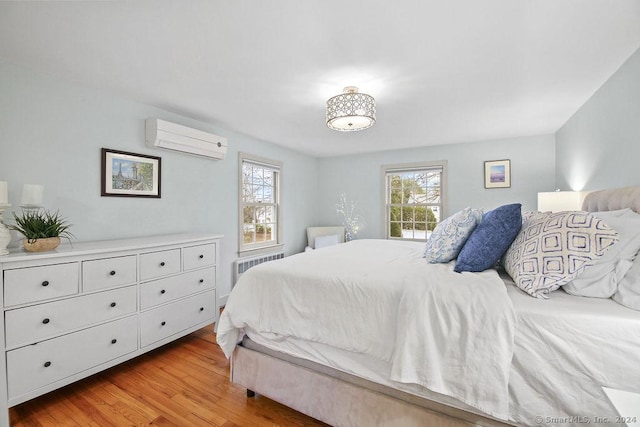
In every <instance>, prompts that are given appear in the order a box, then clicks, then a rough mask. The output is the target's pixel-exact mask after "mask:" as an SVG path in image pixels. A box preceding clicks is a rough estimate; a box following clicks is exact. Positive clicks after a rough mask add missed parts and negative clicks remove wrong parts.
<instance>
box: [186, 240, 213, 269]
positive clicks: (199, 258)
mask: <svg viewBox="0 0 640 427" xmlns="http://www.w3.org/2000/svg"><path fill="white" fill-rule="evenodd" d="M182 257H183V261H182V262H183V266H184V270H193V269H195V268H200V267H208V266H211V265H215V263H216V244H215V243H210V244H207V245H198V246H190V247H188V248H184V249H183V250H182Z"/></svg>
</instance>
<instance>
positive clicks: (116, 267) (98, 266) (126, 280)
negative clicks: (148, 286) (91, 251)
mask: <svg viewBox="0 0 640 427" xmlns="http://www.w3.org/2000/svg"><path fill="white" fill-rule="evenodd" d="M136 269H137V263H136V256H135V255H130V256H121V257H115V258H105V259H97V260H92V261H84V262H83V263H82V289H83V290H84V292H91V291H97V290H99V289H107V288H114V287H116V286H123V285H130V284H133V283H136V276H137V274H136Z"/></svg>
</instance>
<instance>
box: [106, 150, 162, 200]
mask: <svg viewBox="0 0 640 427" xmlns="http://www.w3.org/2000/svg"><path fill="white" fill-rule="evenodd" d="M101 159H102V179H101V182H102V192H101V195H102V196H115V197H155V198H160V172H161V166H162V159H160V157H155V156H146V155H143V154H135V153H127V152H126V151H116V150H110V149H108V148H103V149H102V156H101Z"/></svg>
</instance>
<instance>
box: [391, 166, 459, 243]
mask: <svg viewBox="0 0 640 427" xmlns="http://www.w3.org/2000/svg"><path fill="white" fill-rule="evenodd" d="M446 165H447V162H446V161H440V162H428V163H411V164H404V165H389V166H383V178H384V181H385V185H384V189H385V190H384V191H385V197H384V200H385V211H386V221H385V222H386V236H387V239H405V240H423V241H424V240H426V239H427V238H428V237H429V236H430V235H431V232H432V231H433V229H434V228H435V227H436V225H438V223H439V222H440V220H441V219H442V218H443V214H444V212H443V211H444V198H445V197H444V188H445V177H446V175H445V169H446Z"/></svg>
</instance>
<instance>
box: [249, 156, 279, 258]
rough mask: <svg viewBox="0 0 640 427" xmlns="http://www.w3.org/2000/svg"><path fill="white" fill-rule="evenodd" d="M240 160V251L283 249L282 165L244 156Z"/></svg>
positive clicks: (272, 161)
mask: <svg viewBox="0 0 640 427" xmlns="http://www.w3.org/2000/svg"><path fill="white" fill-rule="evenodd" d="M238 158H239V165H238V169H239V171H240V177H239V183H240V185H239V188H240V194H239V200H240V215H239V219H240V220H239V224H240V227H239V228H240V233H239V234H240V236H239V242H240V244H239V246H240V252H241V253H242V252H247V251H253V250H258V249H265V248H273V247H275V246H280V245H281V240H282V239H281V235H282V233H281V228H282V226H281V223H280V198H281V195H280V179H281V178H280V174H281V169H282V163H281V162H277V161H274V160H268V159H263V158H259V157H256V156H252V155H249V154H245V153H240V154H239V157H238Z"/></svg>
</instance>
